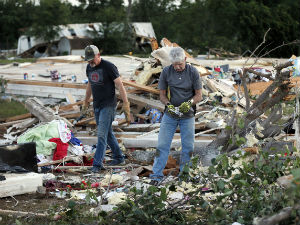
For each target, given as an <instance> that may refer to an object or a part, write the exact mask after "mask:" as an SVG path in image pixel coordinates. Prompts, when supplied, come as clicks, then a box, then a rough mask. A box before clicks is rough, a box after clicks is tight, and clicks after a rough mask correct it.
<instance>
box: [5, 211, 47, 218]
mask: <svg viewBox="0 0 300 225" xmlns="http://www.w3.org/2000/svg"><path fill="white" fill-rule="evenodd" d="M0 215H3V216H7V215H13V216H36V217H47V216H49V214H47V213H33V212H22V211H13V210H4V209H0Z"/></svg>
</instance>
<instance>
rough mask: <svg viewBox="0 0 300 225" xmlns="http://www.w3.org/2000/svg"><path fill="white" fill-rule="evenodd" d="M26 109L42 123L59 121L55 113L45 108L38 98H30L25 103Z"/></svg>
mask: <svg viewBox="0 0 300 225" xmlns="http://www.w3.org/2000/svg"><path fill="white" fill-rule="evenodd" d="M25 107H26V108H27V109H28V110H29V111H30V112H31V113H32V114H33V115H34V116H36V117H37V118H39V120H40V121H42V122H50V121H52V120H54V119H58V116H57V115H55V112H54V111H53V110H52V109H51V108H49V107H45V106H44V105H43V103H42V102H41V101H40V100H39V99H37V98H28V99H27V100H26V101H25Z"/></svg>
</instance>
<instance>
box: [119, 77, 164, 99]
mask: <svg viewBox="0 0 300 225" xmlns="http://www.w3.org/2000/svg"><path fill="white" fill-rule="evenodd" d="M139 76H140V75H139ZM122 82H123V84H124V85H125V86H131V87H135V88H136V89H138V90H142V91H146V92H149V93H152V94H159V90H157V89H155V88H153V87H150V86H145V85H143V84H138V83H135V82H131V81H126V80H123V81H122Z"/></svg>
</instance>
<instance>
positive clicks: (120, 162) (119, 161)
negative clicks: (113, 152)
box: [108, 159, 125, 166]
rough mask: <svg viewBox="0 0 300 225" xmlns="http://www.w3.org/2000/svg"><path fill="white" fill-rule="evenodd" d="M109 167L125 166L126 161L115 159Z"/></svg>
mask: <svg viewBox="0 0 300 225" xmlns="http://www.w3.org/2000/svg"><path fill="white" fill-rule="evenodd" d="M108 165H109V166H117V165H125V160H124V159H113V160H112V161H111V162H109V163H108Z"/></svg>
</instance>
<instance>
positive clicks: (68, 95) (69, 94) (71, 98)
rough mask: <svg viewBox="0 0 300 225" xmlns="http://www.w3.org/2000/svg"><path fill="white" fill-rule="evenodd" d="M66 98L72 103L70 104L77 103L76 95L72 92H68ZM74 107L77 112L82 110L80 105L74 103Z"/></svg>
mask: <svg viewBox="0 0 300 225" xmlns="http://www.w3.org/2000/svg"><path fill="white" fill-rule="evenodd" d="M66 99H67V102H68V103H70V104H74V103H76V100H75V98H74V96H73V95H72V94H71V93H67V96H66ZM73 109H74V110H75V111H77V112H79V111H80V108H79V107H78V105H74V106H73Z"/></svg>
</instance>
